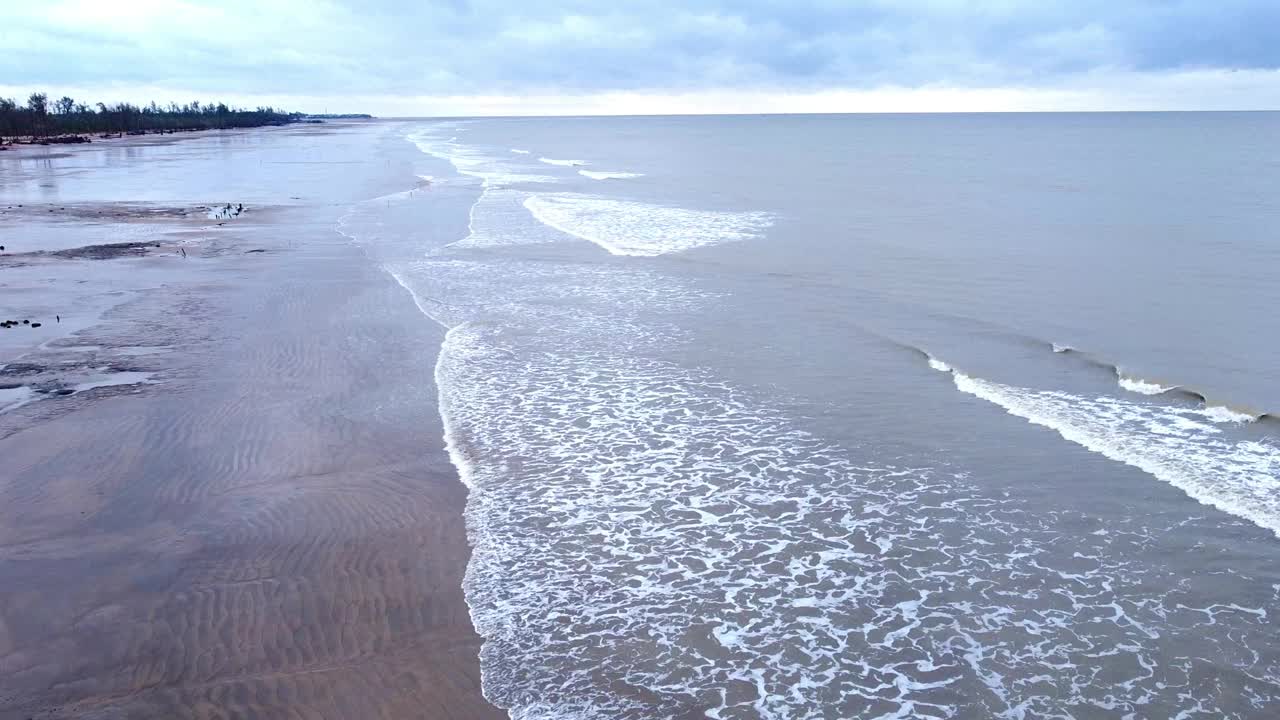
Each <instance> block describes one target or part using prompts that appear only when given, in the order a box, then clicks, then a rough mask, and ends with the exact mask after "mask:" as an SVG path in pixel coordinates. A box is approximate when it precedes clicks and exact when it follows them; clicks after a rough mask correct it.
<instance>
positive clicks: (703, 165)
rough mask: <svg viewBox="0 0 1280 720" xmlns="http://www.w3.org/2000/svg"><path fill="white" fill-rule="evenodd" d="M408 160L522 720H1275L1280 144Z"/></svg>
mask: <svg viewBox="0 0 1280 720" xmlns="http://www.w3.org/2000/svg"><path fill="white" fill-rule="evenodd" d="M378 128H379V129H378V132H381V133H383V139H382V142H383V143H384V145H385V147H386V148H388V150H387V151H388V152H393V151H394V152H412V153H415V155H416V158H417V159H416V160H415V167H416V168H417V170H418V171H419V172H418V174H419V176H420V177H419V178H418V179H415V182H413V183H406V186H405V187H404V189H403V190H402V191H400V192H396V193H392V194H390V195H385V196H382V197H378V198H376V199H374V200H370V201H368V202H365V203H360V204H357V205H354V206H352V207H351V209H350V211H349V212H348V213H347V214H346V215H345V217H344V218H343V221H342V223H341V224H340V230H341V231H342V232H343V233H345V234H346V235H348V236H349V237H351V238H352V240H353V241H354V242H357V243H360V244H361V245H362V246H364V247H365V248H366V249H367V251H368V253H369V255H370V257H372V258H374V259H375V260H376V261H377V262H379V263H380V264H381V265H382V266H383V267H384V268H385V269H386V270H387V272H389V273H391V274H392V275H393V276H394V277H395V278H396V279H397V280H398V281H399V282H400V283H401V284H402V285H403V286H404V287H405V288H406V290H407V291H408V292H410V293H412V294H413V297H414V299H415V300H416V302H417V304H418V306H419V308H420V309H421V310H422V311H423V313H424V315H425V316H426V318H424V321H427V318H429V319H430V321H435V322H439V323H441V324H442V325H444V326H445V327H447V328H448V329H449V330H448V333H447V336H446V341H445V343H444V346H443V347H442V348H441V351H440V355H439V357H438V359H437V360H436V365H435V368H434V372H435V377H436V381H437V384H438V387H439V392H440V401H441V410H442V413H443V415H444V418H445V425H446V427H447V437H446V442H447V444H448V448H449V451H450V455H451V457H452V458H453V461H454V463H455V465H456V466H457V468H458V470H459V472H460V474H461V477H462V479H463V481H464V482H465V483H466V484H467V485H468V487H469V488H470V491H471V494H470V500H469V504H468V508H467V524H468V530H469V536H470V540H471V544H472V546H473V557H472V560H471V563H470V566H469V569H468V573H467V579H466V586H465V591H466V595H467V600H468V603H469V605H470V608H471V613H472V617H473V620H474V622H475V625H476V628H477V630H478V631H479V632H480V633H481V634H482V635H483V636H484V638H485V645H484V649H483V652H482V657H481V662H482V668H483V674H484V692H485V695H486V697H488V698H489V699H490V700H491V701H492V702H493V703H495V704H497V705H498V706H500V707H502V708H505V709H507V710H508V711H509V712H510V714H511V716H512V717H513V718H516V719H517V720H534V719H541V718H548V719H549V718H558V719H565V718H581V719H584V720H585V719H588V718H589V719H596V718H714V719H719V720H728V719H730V718H779V719H784V718H785V719H799V718H854V717H858V718H862V717H865V718H908V717H911V718H915V717H924V718H950V717H955V718H978V717H1001V718H1050V717H1061V718H1066V717H1072V718H1093V717H1098V718H1102V717H1116V718H1122V717H1130V718H1148V717H1149V718H1173V717H1177V718H1194V717H1212V718H1219V717H1239V718H1245V717H1258V718H1264V717H1274V716H1275V715H1276V713H1277V710H1278V709H1280V624H1277V619H1280V563H1278V562H1277V557H1278V553H1280V537H1278V535H1280V446H1278V445H1277V443H1276V439H1277V437H1278V436H1280V422H1278V421H1277V420H1276V418H1275V417H1274V416H1272V415H1271V414H1270V413H1272V412H1280V365H1278V364H1277V363H1276V361H1275V359H1276V358H1277V357H1280V332H1277V330H1276V328H1277V326H1276V323H1275V321H1274V320H1273V319H1272V316H1273V314H1274V308H1276V307H1280V284H1278V283H1276V282H1275V272H1276V270H1277V268H1280V242H1278V241H1277V236H1276V228H1278V227H1280V199H1278V198H1280V145H1277V144H1276V143H1275V142H1274V139H1275V137H1277V132H1278V131H1280V115H1275V114H1265V113H1262V114H1259V113H1254V114H1110V115H1089V114H1086V115H958V116H823V117H707V118H613V119H602V118H564V119H502V120H422V121H403V122H396V123H386V124H383V125H380V126H378ZM462 207H468V208H469V210H468V212H467V214H466V216H463V215H462V213H461V212H460V211H457V212H455V215H456V217H454V216H446V214H445V213H444V211H443V210H442V209H441V208H462Z"/></svg>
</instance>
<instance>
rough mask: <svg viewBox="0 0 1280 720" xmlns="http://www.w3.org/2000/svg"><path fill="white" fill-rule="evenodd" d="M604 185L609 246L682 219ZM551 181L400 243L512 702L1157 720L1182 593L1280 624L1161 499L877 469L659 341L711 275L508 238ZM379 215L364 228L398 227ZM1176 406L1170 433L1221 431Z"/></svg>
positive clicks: (1225, 643)
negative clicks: (430, 242) (1158, 503)
mask: <svg viewBox="0 0 1280 720" xmlns="http://www.w3.org/2000/svg"><path fill="white" fill-rule="evenodd" d="M581 197H582V196H569V198H570V199H568V200H565V201H564V202H563V203H562V204H565V205H575V203H577V200H575V199H573V198H579V199H580V198H581ZM590 200H600V199H599V198H595V199H590V198H589V202H588V203H587V205H586V206H585V208H584V206H582V205H580V204H578V205H575V206H574V207H572V208H568V209H566V208H561V207H551V208H550V210H552V214H555V212H560V213H561V214H562V215H565V216H567V217H563V218H558V219H559V220H562V221H563V224H564V225H565V226H566V227H571V228H572V230H573V231H572V232H570V234H573V235H575V236H577V237H583V235H589V236H595V237H596V238H597V239H592V240H591V241H592V242H597V244H599V240H600V239H604V240H605V241H606V242H614V241H613V237H614V236H615V235H617V234H619V233H622V232H625V231H627V230H628V229H629V228H627V227H626V222H624V221H632V220H634V221H636V222H638V223H639V224H641V225H644V224H645V223H650V224H661V223H660V222H659V220H661V221H662V222H669V223H672V224H674V226H676V227H677V228H679V227H681V226H682V223H684V224H688V223H687V220H688V219H687V218H685V219H683V220H682V219H680V218H678V217H677V218H674V219H673V218H671V217H666V218H659V219H658V220H651V219H649V218H645V217H638V216H643V215H644V214H645V213H648V214H649V215H654V214H655V213H657V214H661V213H662V212H663V211H665V210H668V208H657V209H656V210H655V209H654V206H646V205H642V204H639V203H631V204H630V207H627V208H625V209H624V210H622V211H619V210H618V209H617V208H615V207H613V206H610V205H605V206H600V205H598V204H593V203H592V202H590ZM530 202H532V204H534V205H535V206H536V205H537V204H538V203H537V202H536V201H535V198H534V196H531V195H530V194H529V193H527V192H523V191H519V190H516V189H512V188H495V187H492V186H487V189H486V191H485V192H484V193H483V194H482V195H481V198H480V200H479V201H477V203H476V205H475V206H474V207H473V208H472V216H471V236H470V240H469V241H468V242H462V243H455V244H454V245H451V246H446V247H445V248H443V249H433V250H432V251H431V253H430V254H429V256H428V257H425V258H423V257H421V256H417V257H414V258H412V259H411V260H405V261H403V262H398V263H391V264H389V265H388V269H389V270H390V271H391V272H392V274H393V276H394V277H395V278H396V280H397V281H398V282H400V283H401V285H403V286H404V287H405V288H406V289H408V290H409V291H410V292H411V293H412V295H413V297H414V300H415V302H416V303H417V304H418V307H419V308H420V309H422V311H423V312H424V313H426V314H428V315H429V316H431V317H434V318H436V319H438V320H439V321H440V322H441V323H443V324H444V325H446V326H447V327H449V328H450V330H449V331H448V332H447V334H446V337H445V342H444V346H443V347H442V348H441V352H440V355H439V357H438V359H437V362H436V367H435V377H436V384H437V387H438V389H439V393H440V407H441V411H442V416H443V417H444V420H445V428H446V430H445V432H446V435H445V439H446V447H447V450H448V453H449V456H450V458H451V460H452V461H453V463H454V464H455V465H456V466H457V467H458V470H459V473H460V475H461V476H462V479H463V482H465V483H466V484H467V486H468V487H469V488H470V492H469V495H468V500H467V509H466V522H467V532H468V539H469V541H470V543H471V545H472V548H473V552H472V556H471V561H470V564H469V565H468V568H467V575H466V579H465V583H464V589H465V592H466V598H467V601H468V604H469V607H470V610H471V615H472V619H473V622H474V625H475V627H476V629H477V630H478V631H479V633H480V634H481V636H482V637H483V638H484V645H483V649H482V651H481V672H482V676H483V688H484V694H485V696H486V698H488V699H490V700H491V701H492V702H494V703H495V704H497V705H498V706H500V707H503V708H506V709H507V710H508V712H509V714H510V716H511V717H512V718H513V719H514V720H551V719H556V720H602V719H603V718H622V717H629V718H649V717H655V718H656V717H684V716H691V715H693V714H696V715H698V716H700V717H701V716H706V717H709V718H720V719H721V720H739V719H745V718H763V719H768V720H810V719H814V720H816V718H819V717H826V716H840V717H860V716H864V715H865V716H872V715H879V716H881V717H899V718H906V717H939V718H940V717H1006V718H1024V719H1026V718H1034V717H1063V716H1066V715H1067V714H1069V713H1071V712H1075V711H1077V710H1078V709H1079V708H1081V707H1107V708H1112V709H1113V711H1109V712H1113V714H1117V715H1119V714H1121V713H1128V714H1132V715H1135V716H1137V715H1143V714H1149V713H1145V710H1147V709H1148V708H1144V706H1145V705H1147V704H1149V703H1151V702H1153V698H1158V697H1162V696H1166V695H1167V694H1166V693H1165V688H1169V687H1187V686H1188V684H1189V683H1188V678H1187V675H1186V674H1185V668H1184V667H1183V665H1182V664H1180V663H1162V662H1158V661H1159V660H1162V659H1163V658H1164V655H1162V654H1161V653H1163V652H1166V651H1165V650H1164V649H1163V648H1162V646H1161V645H1160V644H1159V643H1158V642H1157V641H1155V640H1153V634H1158V633H1161V632H1163V631H1164V630H1165V629H1166V628H1167V627H1168V622H1167V615H1168V613H1169V612H1170V610H1169V608H1181V607H1183V606H1185V607H1187V608H1189V609H1190V612H1189V613H1188V614H1189V615H1190V616H1192V617H1193V618H1197V619H1201V618H1205V617H1207V618H1208V619H1209V620H1210V621H1214V622H1216V623H1218V624H1219V625H1220V626H1221V627H1217V628H1215V629H1214V632H1215V637H1214V643H1215V645H1216V646H1218V648H1215V649H1220V651H1221V652H1222V653H1227V654H1230V656H1232V657H1250V656H1251V653H1252V654H1253V655H1252V656H1254V657H1256V656H1257V653H1258V650H1257V649H1258V648H1267V647H1273V646H1274V644H1275V632H1274V631H1273V630H1272V629H1271V625H1269V624H1268V623H1266V622H1265V620H1266V619H1267V618H1268V617H1269V616H1268V615H1267V614H1266V613H1261V614H1259V613H1258V612H1255V610H1256V609H1255V608H1248V607H1246V608H1245V609H1244V610H1242V611H1235V610H1228V609H1223V608H1227V607H1228V605H1229V604H1230V603H1233V602H1235V603H1238V602H1241V600H1240V598H1243V597H1249V596H1250V595H1249V594H1248V593H1234V594H1232V593H1229V592H1228V591H1224V592H1223V594H1222V595H1221V596H1220V597H1219V598H1217V599H1216V600H1215V601H1214V602H1205V600H1204V595H1203V594H1200V595H1197V596H1195V598H1196V599H1195V600H1189V595H1188V593H1189V592H1191V591H1189V590H1187V589H1186V588H1183V587H1182V586H1180V585H1176V584H1171V583H1169V582H1168V577H1167V572H1168V569H1169V568H1168V567H1166V566H1161V565H1160V560H1159V557H1160V556H1159V555H1155V556H1154V557H1155V558H1156V560H1155V562H1154V563H1151V562H1147V561H1148V560H1150V558H1148V557H1144V556H1143V555H1142V553H1143V551H1144V548H1145V547H1146V546H1145V545H1144V543H1146V542H1149V541H1150V538H1151V537H1152V536H1153V535H1154V534H1155V532H1156V531H1153V530H1151V529H1149V528H1146V527H1144V526H1142V525H1140V524H1138V523H1140V522H1142V520H1131V519H1116V521H1115V522H1113V523H1110V524H1109V525H1108V528H1107V532H1105V533H1100V532H1092V533H1091V532H1083V531H1080V530H1078V529H1079V528H1086V527H1087V528H1089V529H1092V528H1093V527H1095V526H1096V525H1092V524H1090V523H1092V522H1093V521H1094V520H1095V518H1092V517H1085V516H1082V515H1079V514H1073V513H1070V512H1068V511H1065V510H1062V509H1060V508H1055V507H1051V506H1050V507H1043V506H1041V505H1039V504H1037V505H1036V506H1035V507H1030V508H1029V507H1026V506H1023V505H1022V504H1020V503H1019V502H1018V501H1017V500H1016V498H1011V497H1009V494H1008V493H1004V494H1003V496H998V497H995V498H992V497H987V496H985V495H984V494H982V493H981V492H979V491H978V490H976V489H975V488H973V487H971V486H969V485H968V484H967V483H966V482H965V481H964V480H963V478H962V477H959V476H957V475H956V474H954V473H952V472H950V471H941V470H933V469H930V468H920V467H916V468H899V467H893V466H888V465H885V464H882V463H880V462H878V461H877V460H876V459H875V458H876V454H875V452H874V451H872V450H867V449H864V448H846V447H841V446H839V445H837V444H834V443H833V442H830V441H827V440H824V439H821V438H818V437H815V436H813V435H811V434H808V433H806V432H804V431H803V430H800V429H798V428H797V427H796V425H795V424H794V421H793V419H792V418H793V417H794V415H793V414H792V413H790V412H787V411H784V410H782V409H780V408H779V407H777V406H776V405H775V404H773V403H771V402H769V401H768V400H767V398H765V397H762V396H760V395H758V394H755V393H754V392H752V391H747V390H744V389H742V388H738V387H734V386H732V385H730V384H728V383H725V382H723V381H722V380H719V379H717V378H716V377H714V376H712V375H711V374H710V373H707V372H703V371H694V370H690V369H687V368H682V367H679V366H678V365H676V364H674V363H672V362H668V361H664V360H661V359H659V358H662V357H669V356H670V348H671V347H672V346H673V345H678V344H679V343H680V342H682V341H683V340H682V338H683V337H684V336H683V335H681V332H682V331H681V329H680V325H679V324H677V323H676V322H674V321H672V322H668V321H667V320H664V318H665V317H667V315H668V314H669V313H670V314H671V317H672V318H676V319H679V320H680V321H683V320H684V319H686V318H687V314H688V312H689V311H690V308H694V309H696V308H697V305H698V304H699V303H707V302H710V301H712V300H713V299H714V298H715V297H716V296H714V295H711V294H709V293H707V292H706V291H704V290H702V289H701V288H700V287H698V286H696V285H694V284H692V283H691V282H689V281H684V280H677V279H676V278H673V277H671V276H670V275H668V274H665V273H662V272H660V271H661V269H662V268H661V266H660V264H647V263H619V262H615V263H599V262H595V263H577V262H565V261H549V260H548V259H547V257H546V256H547V255H548V253H539V254H538V255H539V256H540V257H538V258H537V259H531V258H526V257H522V254H521V253H520V252H518V251H513V252H500V251H495V250H501V249H502V248H501V247H499V246H501V245H503V244H519V243H524V242H529V241H531V239H533V238H542V237H545V236H557V237H559V238H560V241H563V233H564V232H569V231H566V230H562V229H559V228H554V227H553V226H552V225H550V223H548V224H547V225H545V226H544V225H541V224H538V223H533V222H531V221H530V220H529V216H528V212H531V211H533V208H529V209H528V211H526V210H525V203H530ZM554 204H555V203H554V202H553V203H552V205H554ZM366 209H367V210H368V211H369V212H370V213H371V214H370V215H369V216H367V217H366V216H358V217H353V218H352V222H351V223H348V227H347V229H346V232H350V233H353V234H355V235H357V236H360V237H365V236H367V237H368V238H369V239H367V240H365V242H369V243H376V244H379V245H383V244H394V242H384V239H383V238H382V237H381V236H382V233H384V232H385V230H384V229H383V227H382V226H381V225H379V224H378V217H377V215H376V212H375V211H376V210H378V207H377V206H375V205H369V206H368V207H367V208H366ZM517 209H518V210H519V211H520V212H514V210H517ZM542 209H544V210H546V209H548V208H547V207H543V208H542ZM593 211H598V214H599V217H596V216H593ZM535 217H536V214H535ZM539 219H540V220H542V222H543V223H546V220H545V219H543V218H539ZM616 226H620V227H616ZM758 231H759V228H753V229H752V230H751V232H758ZM650 232H651V231H649V230H642V233H641V234H642V236H645V237H647V235H648V234H649V233H650ZM653 234H655V235H657V234H658V233H657V231H653ZM588 239H591V238H588ZM390 240H394V238H392V239H390ZM666 242H667V239H666V238H664V237H661V236H659V237H658V238H657V239H650V240H648V241H646V242H644V243H641V245H640V248H639V249H641V250H644V251H646V252H645V253H644V254H651V253H650V252H648V251H650V250H652V249H653V248H654V247H655V246H658V247H666V245H665V243H666ZM615 244H617V243H615ZM623 246H624V247H625V246H626V243H623ZM477 250H480V251H479V252H478V251H477ZM611 252H613V250H611ZM930 365H931V366H932V367H934V368H935V369H939V370H944V371H948V372H952V373H953V377H954V376H959V373H958V372H955V371H953V370H951V368H950V366H948V365H946V363H943V362H942V361H940V360H935V361H934V362H931V363H930ZM1177 419H1178V420H1179V421H1181V422H1182V423H1183V424H1175V423H1166V424H1163V425H1161V427H1166V428H1167V429H1168V431H1169V432H1172V433H1175V434H1176V433H1183V434H1188V433H1191V434H1196V433H1198V434H1205V435H1210V436H1215V434H1216V436H1222V435H1224V434H1225V433H1226V432H1227V430H1226V429H1219V428H1217V427H1215V426H1214V425H1213V424H1212V423H1210V422H1209V421H1208V420H1207V419H1205V418H1204V417H1202V416H1199V415H1194V414H1193V413H1190V412H1188V414H1187V415H1185V416H1179V417H1178V418H1177ZM1072 528H1077V530H1073V529H1072ZM1214 587H1217V585H1215V586H1214ZM1211 591H1212V588H1211ZM1195 592H1198V593H1203V592H1204V590H1203V589H1200V590H1196V591H1195ZM1268 594H1270V591H1269V592H1268ZM1260 618H1261V619H1260ZM1134 669H1138V670H1140V671H1141V672H1137V673H1135V672H1134ZM1276 676H1280V674H1278V673H1277V672H1275V671H1274V668H1272V667H1270V666H1269V667H1264V668H1259V669H1256V670H1254V671H1251V674H1249V675H1248V676H1246V677H1244V678H1241V680H1240V682H1241V683H1242V685H1244V686H1245V687H1244V688H1243V689H1242V691H1241V692H1242V693H1252V695H1253V697H1261V698H1268V697H1272V696H1274V695H1275V694H1276V693H1275V692H1274V688H1275V685H1274V684H1273V679H1274V678H1275V677H1276ZM633 688H643V692H635V691H632V690H631V689H633ZM1219 702H1220V701H1219V700H1218V699H1216V698H1210V699H1208V700H1206V701H1205V703H1204V704H1203V706H1204V708H1205V712H1210V713H1212V712H1213V711H1214V710H1215V708H1216V707H1217V704H1218V703H1219ZM1227 702H1229V701H1227ZM1218 714H1226V713H1218Z"/></svg>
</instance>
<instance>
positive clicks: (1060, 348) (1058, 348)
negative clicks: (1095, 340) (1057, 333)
mask: <svg viewBox="0 0 1280 720" xmlns="http://www.w3.org/2000/svg"><path fill="white" fill-rule="evenodd" d="M1050 345H1051V346H1052V347H1053V351H1054V352H1056V353H1064V352H1070V351H1072V350H1075V348H1073V347H1071V346H1070V345H1059V344H1058V343H1050Z"/></svg>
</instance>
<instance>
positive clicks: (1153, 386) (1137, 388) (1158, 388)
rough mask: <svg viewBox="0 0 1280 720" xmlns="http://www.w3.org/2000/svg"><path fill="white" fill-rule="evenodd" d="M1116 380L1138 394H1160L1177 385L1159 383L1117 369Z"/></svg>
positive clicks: (1121, 385) (1123, 386)
mask: <svg viewBox="0 0 1280 720" xmlns="http://www.w3.org/2000/svg"><path fill="white" fill-rule="evenodd" d="M1116 380H1117V382H1119V384H1120V387H1122V388H1124V389H1125V390H1128V391H1129V392H1135V393H1138V394H1140V395H1160V394H1162V393H1167V392H1169V391H1170V390H1173V389H1174V388H1176V387H1177V385H1161V384H1160V383H1155V382H1151V381H1149V380H1143V379H1142V378H1137V377H1129V376H1127V375H1125V374H1124V373H1122V372H1120V371H1119V370H1117V371H1116Z"/></svg>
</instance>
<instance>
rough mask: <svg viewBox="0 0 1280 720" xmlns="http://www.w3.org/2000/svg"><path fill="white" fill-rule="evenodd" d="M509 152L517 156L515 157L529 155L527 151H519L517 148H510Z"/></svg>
mask: <svg viewBox="0 0 1280 720" xmlns="http://www.w3.org/2000/svg"><path fill="white" fill-rule="evenodd" d="M511 152H513V153H515V154H517V155H528V154H529V151H528V150H520V149H519V148H511Z"/></svg>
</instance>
